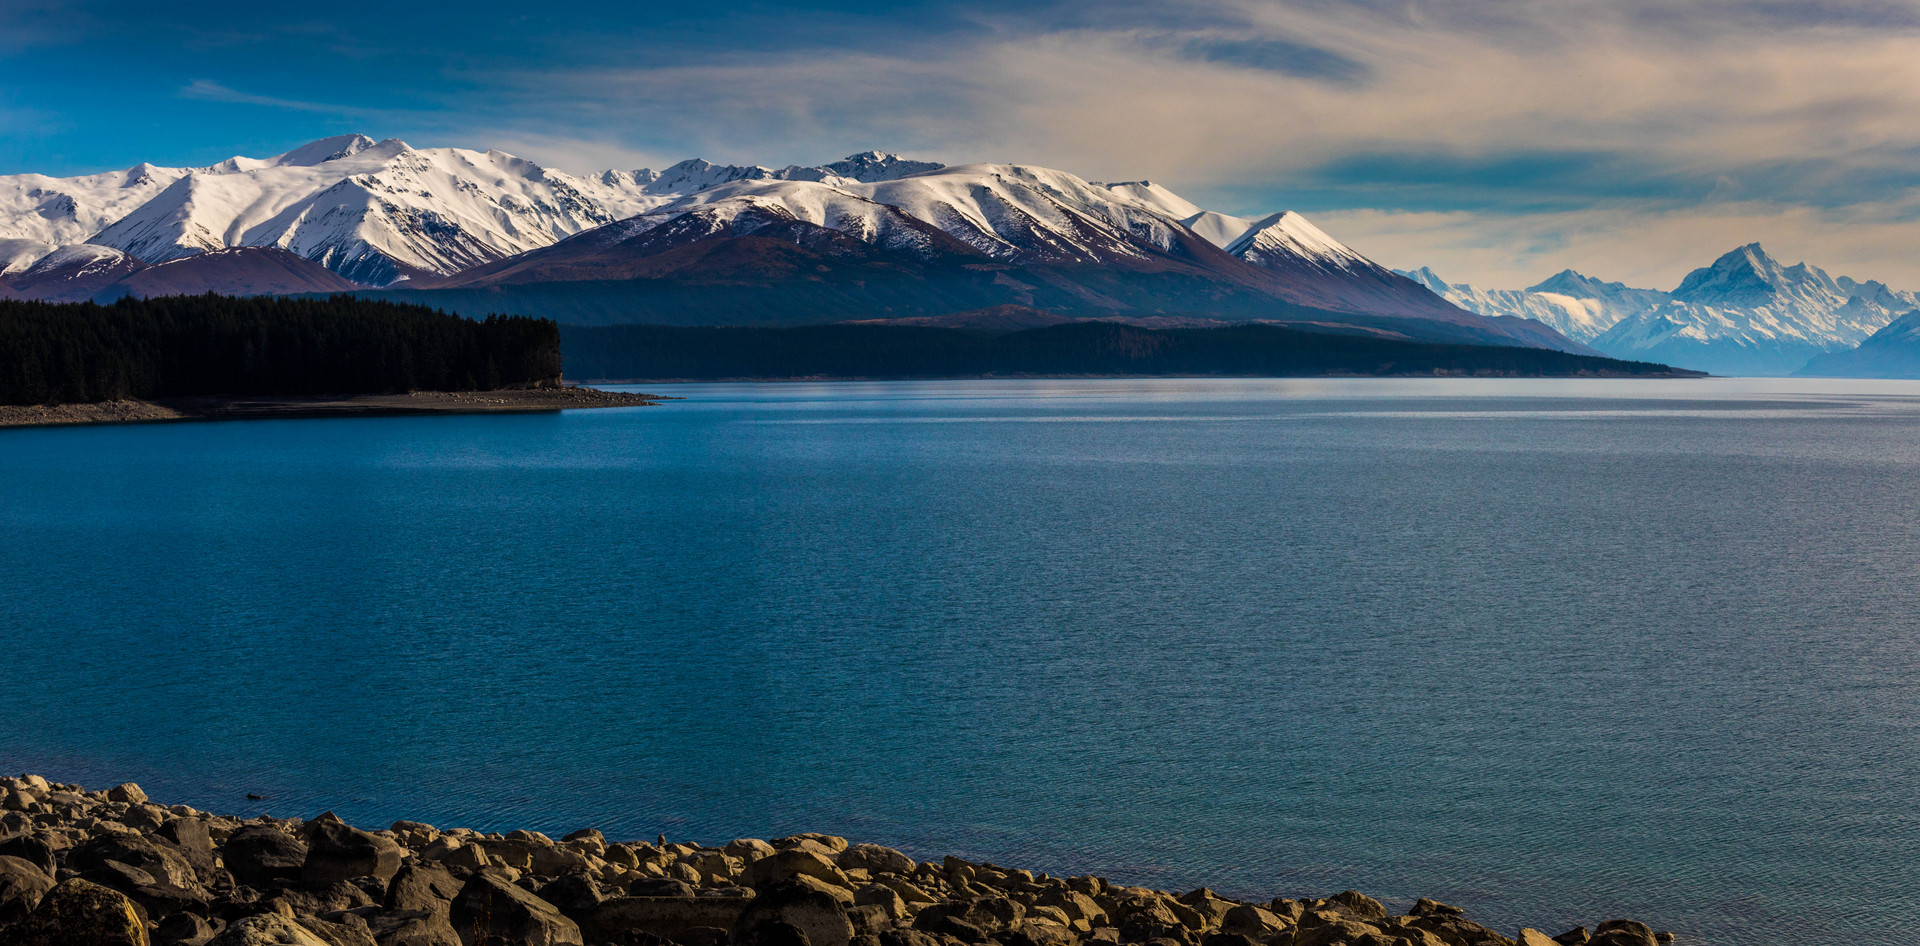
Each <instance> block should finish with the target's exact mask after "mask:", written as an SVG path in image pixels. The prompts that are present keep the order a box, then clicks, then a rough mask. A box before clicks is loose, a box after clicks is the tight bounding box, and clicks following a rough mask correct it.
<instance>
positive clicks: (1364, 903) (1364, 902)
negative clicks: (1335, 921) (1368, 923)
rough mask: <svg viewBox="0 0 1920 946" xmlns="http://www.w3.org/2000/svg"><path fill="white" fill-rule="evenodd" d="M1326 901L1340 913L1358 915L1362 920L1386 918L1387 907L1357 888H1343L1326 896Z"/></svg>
mask: <svg viewBox="0 0 1920 946" xmlns="http://www.w3.org/2000/svg"><path fill="white" fill-rule="evenodd" d="M1327 903H1328V905H1330V906H1332V907H1333V908H1334V909H1337V910H1339V911H1340V912H1342V913H1345V914H1347V915H1349V916H1354V917H1359V918H1360V919H1362V920H1384V919H1386V918H1387V908H1386V907H1384V906H1381V905H1380V901H1378V900H1375V899H1373V898H1372V897H1369V896H1367V895H1366V894H1364V893H1361V892H1360V891H1358V890H1343V891H1341V892H1339V893H1336V894H1334V895H1333V896H1331V897H1328V898H1327Z"/></svg>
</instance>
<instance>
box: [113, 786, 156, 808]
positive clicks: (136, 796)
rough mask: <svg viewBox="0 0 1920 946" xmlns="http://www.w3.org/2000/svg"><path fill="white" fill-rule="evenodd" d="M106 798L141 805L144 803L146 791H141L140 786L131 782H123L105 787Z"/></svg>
mask: <svg viewBox="0 0 1920 946" xmlns="http://www.w3.org/2000/svg"><path fill="white" fill-rule="evenodd" d="M107 800H108V801H117V802H122V803H124V804H128V805H143V804H146V801H147V793H146V792H143V791H141V790H140V786H138V785H135V784H133V783H132V782H123V783H121V784H119V785H115V786H114V787H112V788H109V789H107Z"/></svg>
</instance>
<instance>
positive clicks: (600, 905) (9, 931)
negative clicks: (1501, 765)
mask: <svg viewBox="0 0 1920 946" xmlns="http://www.w3.org/2000/svg"><path fill="white" fill-rule="evenodd" d="M250 797H251V796H250ZM1672 941H1673V937H1672V936H1671V935H1670V934H1667V933H1655V932H1654V931H1653V930H1652V929H1651V928H1650V927H1648V926H1646V925H1645V924H1642V923H1638V922H1634V921H1631V920H1602V921H1600V922H1598V923H1596V924H1595V926H1594V927H1593V929H1591V930H1589V929H1588V928H1587V927H1578V928H1576V929H1573V930H1568V931H1566V932H1564V933H1561V934H1558V935H1556V936H1548V935H1547V934H1545V933H1542V932H1540V931H1539V930H1535V929H1531V928H1523V929H1520V930H1518V931H1516V932H1515V933H1514V934H1513V935H1512V936H1508V935H1504V934H1502V933H1499V932H1497V931H1495V930H1491V929H1488V928H1486V927H1484V926H1482V925H1480V924H1478V923H1475V922H1473V921H1471V920H1469V919H1467V918H1466V916H1465V915H1464V913H1463V911H1461V910H1460V909H1459V908H1457V907H1452V906H1448V905H1446V904H1443V903H1439V902H1436V901H1433V900H1428V899H1422V900H1420V901H1418V902H1417V903H1415V904H1414V905H1413V906H1412V907H1411V908H1410V909H1409V910H1408V911H1407V912H1405V913H1394V912H1392V911H1390V910H1388V908H1387V907H1386V906H1384V905H1383V904H1381V903H1380V902H1379V901H1377V900H1374V899H1373V898H1371V897H1368V896H1366V895H1364V894H1361V893H1358V892H1356V891H1351V890H1348V891H1343V892H1340V893H1336V894H1333V895H1331V896H1327V897H1321V898H1310V899H1290V898H1275V899H1272V900H1267V901H1259V902H1249V901H1239V900H1233V899H1229V898H1224V897H1220V896H1217V895H1215V894H1214V893H1213V892H1212V891H1210V890H1208V889H1206V888H1199V889H1196V890H1193V891H1189V892H1187V893H1184V894H1175V893H1172V892H1169V891H1159V890H1150V889H1147V888H1142V887H1129V886H1121V885H1117V884H1113V883H1109V882H1108V881H1106V880H1104V879H1102V878H1099V877H1093V876H1075V877H1066V878H1059V877H1050V876H1048V875H1046V874H1044V873H1042V874H1035V873H1032V872H1029V871H1025V870H1020V869H1017V868H1004V867H998V866H995V865H993V864H989V863H984V862H971V861H967V860H963V859H961V858H957V857H951V856H949V857H945V858H943V859H942V860H941V861H940V862H939V863H934V862H931V861H929V862H916V861H914V860H913V859H912V858H910V857H908V856H907V855H905V854H903V853H901V852H899V851H896V850H893V849H891V848H887V847H882V846H879V845H874V844H859V843H849V842H848V841H847V840H846V839H844V838H839V837H833V836H830V835H824V834H799V835H793V836H790V837H785V838H779V839H776V840H773V841H762V840H755V839H736V840H733V841H729V842H726V843H725V844H722V845H717V846H716V845H701V844H693V843H686V842H670V841H669V840H668V839H667V838H666V837H665V836H664V835H662V836H660V837H658V838H657V839H655V840H654V841H652V842H648V841H627V842H609V841H608V839H607V838H606V837H605V836H604V835H602V834H601V832H599V831H597V830H593V829H590V828H583V829H581V830H578V831H574V832H572V833H570V834H568V835H566V836H565V837H564V838H562V839H560V840H558V841H555V840H554V839H552V838H549V837H548V836H546V835H544V834H540V833H538V832H534V831H525V830H516V831H510V832H507V833H505V834H501V833H484V834H483V833H481V832H477V831H472V830H468V829H459V828H456V829H449V830H441V829H439V828H436V827H433V826H431V825H427V824H422V823H418V822H412V821H399V822H395V823H394V824H393V825H392V826H391V827H389V828H386V829H382V830H362V829H359V828H355V827H352V826H349V825H347V824H346V823H345V822H343V821H341V820H340V819H339V818H337V817H335V816H334V815H333V814H332V813H331V812H326V813H322V814H319V815H316V816H314V817H313V818H310V819H305V820H303V819H300V818H274V817H269V816H265V815H262V816H258V817H253V818H244V819H243V818H239V817H236V816H227V815H211V814H207V813H205V812H200V811H196V810H195V809H192V808H189V807H187V806H184V805H173V806H165V805H162V804H159V803H156V802H154V801H152V800H150V799H148V798H147V796H146V793H145V792H143V791H141V790H140V787H139V786H138V785H134V784H132V783H126V784H122V785H119V786H115V787H113V788H110V789H106V790H103V791H99V790H96V791H87V790H85V789H83V788H81V787H80V786H78V785H66V784H59V783H52V782H49V781H48V780H47V779H45V778H42V777H40V776H34V775H26V776H20V777H18V778H0V942H6V943H9V944H13V943H18V944H23V946H69V944H80V943H86V944H89V946H262V944H269V943H270V944H279V946H562V944H572V946H1516V944H1517V946H1662V944H1666V943H1670V942H1672Z"/></svg>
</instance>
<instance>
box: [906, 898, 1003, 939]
mask: <svg viewBox="0 0 1920 946" xmlns="http://www.w3.org/2000/svg"><path fill="white" fill-rule="evenodd" d="M1026 915H1027V910H1026V908H1025V907H1023V906H1021V905H1020V904H1018V903H1015V902H1013V901H1012V900H1009V899H1007V898H1006V897H982V898H980V899H978V900H948V901H944V902H942V903H936V904H932V905H931V906H928V907H925V908H923V909H922V910H921V911H920V912H919V913H917V914H915V915H914V918H913V926H914V928H915V929H919V930H925V931H927V932H929V933H938V932H940V930H938V929H935V928H934V925H935V924H937V923H938V922H939V921H940V920H941V919H953V920H958V921H960V922H962V923H965V924H967V925H969V926H972V927H974V928H976V929H979V930H982V931H984V932H987V933H992V932H995V931H996V930H1004V929H1007V928H1009V927H1011V926H1013V925H1014V924H1016V923H1019V922H1020V921H1021V920H1023V919H1025V918H1026Z"/></svg>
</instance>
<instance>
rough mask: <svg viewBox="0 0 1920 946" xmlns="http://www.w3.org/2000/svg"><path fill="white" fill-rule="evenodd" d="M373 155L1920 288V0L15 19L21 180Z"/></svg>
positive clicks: (861, 6)
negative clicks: (388, 149) (435, 149)
mask: <svg viewBox="0 0 1920 946" xmlns="http://www.w3.org/2000/svg"><path fill="white" fill-rule="evenodd" d="M347 132H360V133H364V134H367V135H371V136H373V137H375V138H389V137H393V138H402V139H405V140H406V141H408V142H409V143H411V144H413V145H415V146H416V147H431V146H448V145H451V146H459V147H469V148H497V149H500V150H503V151H509V152H512V153H514V154H518V155H521V156H523V157H527V158H530V159H532V160H535V161H537V162H540V163H542V164H546V165H549V166H553V167H557V168H560V169H563V170H567V171H572V172H576V173H579V172H587V171H593V170H599V169H603V168H608V167H617V168H622V169H633V168H640V167H654V168H659V167H664V166H666V165H668V164H671V163H673V162H674V161H677V160H680V159H682V158H686V157H695V156H698V157H704V158H706V159H708V160H712V161H716V162H725V163H752V164H766V165H770V166H775V167H778V166H784V165H787V164H817V163H821V162H824V161H829V160H833V159H836V158H839V157H842V156H845V155H847V154H850V153H853V152H856V151H864V150H868V149H879V150H883V151H893V152H897V153H901V154H904V155H907V156H910V157H917V158H925V159H931V160H938V161H943V162H946V163H949V164H955V163H963V162H970V161H1000V162H1016V163H1026V164H1038V165H1044V166H1048V167H1055V168H1060V169H1063V170H1067V171H1070V172H1073V173H1075V174H1078V175H1080V176H1082V177H1085V178H1088V179H1091V180H1105V181H1120V180H1140V179H1148V180H1152V181H1155V182H1157V183H1161V184H1164V185H1166V186H1168V187H1170V188H1172V189H1173V190H1174V191H1176V192H1178V193H1180V194H1182V195H1183V196H1185V197H1187V198H1189V199H1190V200H1193V201H1195V202H1196V203H1199V204H1201V205H1202V206H1206V207H1209V208H1211V209H1216V210H1221V211H1225V212H1229V213H1239V214H1246V215H1257V214H1265V213H1270V212H1273V211H1276V210H1283V209H1291V210H1297V211H1300V212H1302V213H1305V214H1306V215H1307V216H1309V217H1310V218H1311V219H1313V220H1314V221H1315V222H1316V223H1318V224H1319V225H1320V226H1321V227H1322V228H1323V229H1326V230H1327V231H1329V232H1330V233H1332V234H1333V235H1334V236H1336V237H1339V238H1341V239H1343V240H1344V241H1346V242H1348V243H1349V244H1351V245H1353V246H1354V247H1355V248H1356V249H1358V250H1360V251H1361V252H1363V253H1366V254H1367V255H1369V256H1372V257H1373V258H1375V259H1377V260H1379V261H1380V262H1383V263H1386V264H1387V265H1390V266H1394V267H1397V268H1415V267H1418V266H1423V265H1425V266H1431V267H1433V268H1434V270H1435V271H1436V272H1438V273H1439V274H1440V275H1441V276H1442V277H1444V278H1446V279H1448V280H1450V281H1453V282H1472V283H1474V284H1476V285H1480V286H1482V287H1486V288H1519V287H1522V286H1527V285H1532V284H1533V283H1535V282H1538V281H1540V280H1541V279H1544V278H1546V277H1547V276H1549V275H1552V274H1553V273H1555V272H1558V271H1559V270H1561V269H1566V268H1572V269H1576V270H1579V271H1581V272H1583V273H1587V274H1588V275H1593V276H1598V277H1601V278H1605V279H1609V280H1622V281H1625V282H1627V283H1629V284H1631V285H1636V286H1644V287H1651V288H1661V289H1671V288H1673V287H1674V285H1676V284H1677V283H1678V282H1679V280H1680V278H1681V277H1682V276H1684V275H1685V274H1686V272H1687V271H1689V270H1691V269H1693V268H1695V267H1698V266H1702V265H1705V264H1707V263H1709V262H1711V261H1712V260H1713V259H1714V258H1715V257H1717V256H1719V255H1720V254H1721V253H1723V252H1725V251H1727V250H1730V249H1732V248H1734V247H1736V246H1740V245H1743V244H1746V243H1751V242H1755V241H1758V242H1761V243H1762V244H1764V245H1765V246H1766V248H1767V249H1768V250H1769V251H1770V252H1772V253H1773V254H1774V255H1775V256H1777V257H1780V258H1781V259H1782V260H1783V261H1784V262H1788V263H1793V262H1798V261H1801V260H1805V261H1807V262H1810V263H1813V264H1814V265H1817V266H1821V267H1823V268H1825V269H1827V270H1829V271H1830V272H1832V273H1833V274H1835V275H1850V276H1853V277H1855V278H1857V279H1880V280H1883V281H1885V282H1888V283H1890V284H1892V285H1893V286H1894V287H1895V288H1905V289H1920V0H1808V2H1783V0H1688V2H1675V0H1451V2H1426V0H1357V2H1327V0H1301V2H1258V0H1229V2H1204V3H1203V2H1181V0H1109V2H1096V3H1049V2H1045V0H1041V2H1023V3H1005V2H1000V0H969V2H964V3H954V2H917V0H906V2H894V3H865V2H853V0H842V2H824V3H820V2H812V3H788V4H771V3H735V2H728V0H719V2H713V0H703V2H685V0H682V2H676V3H667V4H655V3H648V2H628V3H622V4H607V3H601V2H594V3H588V2H580V0H541V2H538V3H528V2H526V0H515V2H497V0H469V2H463V3H461V4H458V5H438V4H417V3H416V4H404V3H392V2H383V3H372V2H366V0H332V2H328V3H326V4H283V3H265V2H257V0H256V2H251V3H240V2H233V0H201V2H196V3H193V4H187V5H159V4H152V3H148V2H120V0H73V2H67V0H3V2H0V174H10V173H21V172H40V173H48V174H57V175H68V174H80V173H87V172H93V171H101V170H109V169H120V168H126V167H129V166H132V165H134V164H137V163H140V162H142V161H149V162H152V163H154V164H160V165H169V166H198V165H206V164H212V163H214V162H217V161H220V160H223V159H225V158H227V157H231V156H233V155H236V154H243V155H251V156H265V155H272V154H276V153H279V152H282V151H286V150H289V149H291V148H292V147H295V146H297V145H299V144H301V143H303V142H306V141H309V140H312V139H315V138H320V137H324V136H327V135H333V134H342V133H347Z"/></svg>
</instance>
